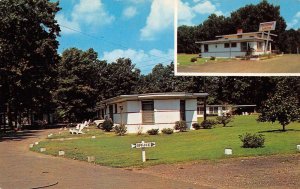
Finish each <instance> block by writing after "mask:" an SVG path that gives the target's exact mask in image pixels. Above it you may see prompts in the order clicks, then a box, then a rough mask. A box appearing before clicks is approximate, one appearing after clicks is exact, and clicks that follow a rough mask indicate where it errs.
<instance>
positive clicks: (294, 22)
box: [287, 11, 300, 29]
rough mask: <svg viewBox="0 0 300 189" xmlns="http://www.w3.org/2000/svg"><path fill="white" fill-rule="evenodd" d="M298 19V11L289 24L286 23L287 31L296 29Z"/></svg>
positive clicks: (299, 16)
mask: <svg viewBox="0 0 300 189" xmlns="http://www.w3.org/2000/svg"><path fill="white" fill-rule="evenodd" d="M299 19H300V11H299V12H297V13H296V14H295V16H294V17H293V19H292V21H291V22H288V23H287V29H291V28H294V27H297V25H298V24H299ZM298 27H299V26H298Z"/></svg>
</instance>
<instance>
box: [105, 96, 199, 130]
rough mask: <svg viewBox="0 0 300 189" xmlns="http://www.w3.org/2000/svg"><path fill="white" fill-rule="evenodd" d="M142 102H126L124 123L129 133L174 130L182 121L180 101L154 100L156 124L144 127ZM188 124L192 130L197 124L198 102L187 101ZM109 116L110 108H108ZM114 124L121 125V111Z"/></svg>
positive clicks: (194, 100) (193, 100)
mask: <svg viewBox="0 0 300 189" xmlns="http://www.w3.org/2000/svg"><path fill="white" fill-rule="evenodd" d="M141 102H142V101H126V102H123V103H121V104H118V108H119V106H120V105H122V106H123V113H122V120H123V121H122V122H123V124H125V125H126V127H127V132H128V133H137V132H138V131H142V132H143V133H145V132H147V131H148V130H150V129H159V130H160V131H161V130H162V129H164V128H172V129H173V128H174V126H175V122H176V121H179V120H180V99H169V100H154V122H155V123H154V124H153V125H148V124H147V125H144V124H143V123H142V105H141ZM185 109H186V122H187V125H188V128H190V129H192V124H193V123H196V122H197V100H196V99H187V100H186V107H185ZM107 115H109V114H108V108H107ZM114 123H116V124H120V123H121V114H120V109H119V110H118V113H117V114H115V113H114Z"/></svg>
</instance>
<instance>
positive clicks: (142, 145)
mask: <svg viewBox="0 0 300 189" xmlns="http://www.w3.org/2000/svg"><path fill="white" fill-rule="evenodd" d="M151 147H155V142H144V141H142V142H141V143H136V144H131V148H142V161H143V162H146V151H145V148H151Z"/></svg>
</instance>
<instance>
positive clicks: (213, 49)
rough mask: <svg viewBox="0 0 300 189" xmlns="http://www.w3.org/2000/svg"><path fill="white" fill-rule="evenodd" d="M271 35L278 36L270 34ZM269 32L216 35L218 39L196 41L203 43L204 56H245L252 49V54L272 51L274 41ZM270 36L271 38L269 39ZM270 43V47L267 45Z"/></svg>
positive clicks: (202, 54)
mask: <svg viewBox="0 0 300 189" xmlns="http://www.w3.org/2000/svg"><path fill="white" fill-rule="evenodd" d="M270 36H277V35H274V34H270ZM270 36H269V35H268V33H267V32H250V33H243V31H242V30H239V31H238V33H237V34H229V35H222V36H216V38H217V39H216V40H211V41H201V42H196V43H199V44H201V56H202V57H203V58H210V57H219V58H234V57H237V56H245V55H246V53H247V52H249V51H250V50H252V55H262V54H269V53H271V50H272V47H271V42H272V41H273V40H272V39H271V37H270ZM268 38H269V40H268ZM267 43H268V47H266V46H267Z"/></svg>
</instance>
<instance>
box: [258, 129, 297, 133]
mask: <svg viewBox="0 0 300 189" xmlns="http://www.w3.org/2000/svg"><path fill="white" fill-rule="evenodd" d="M286 132H300V130H297V129H286V130H285V131H283V130H282V129H276V130H267V131H260V132H258V133H286Z"/></svg>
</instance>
